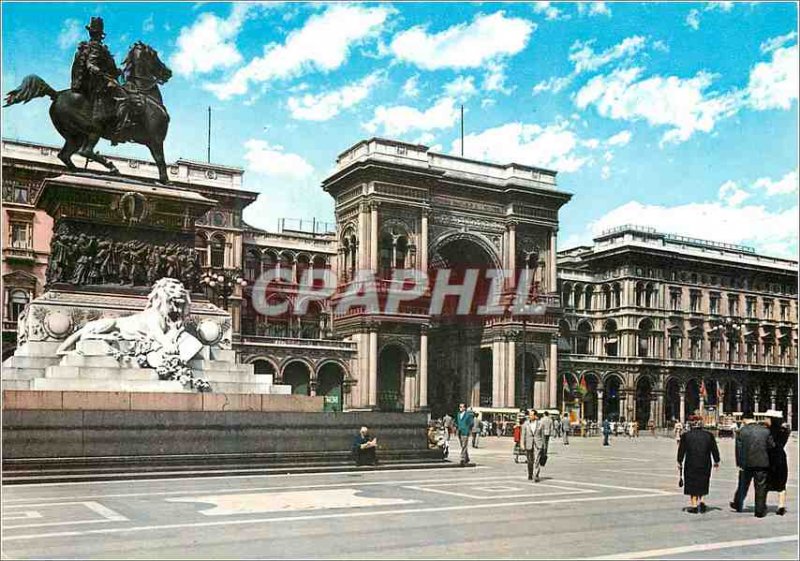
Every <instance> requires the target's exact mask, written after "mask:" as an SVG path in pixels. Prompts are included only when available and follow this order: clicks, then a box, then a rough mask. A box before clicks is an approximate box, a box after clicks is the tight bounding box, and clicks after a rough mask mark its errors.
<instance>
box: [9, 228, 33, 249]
mask: <svg viewBox="0 0 800 561" xmlns="http://www.w3.org/2000/svg"><path fill="white" fill-rule="evenodd" d="M10 227H11V244H10V245H11V247H13V248H15V249H30V247H31V237H30V223H28V222H11V223H10Z"/></svg>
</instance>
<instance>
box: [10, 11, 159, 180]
mask: <svg viewBox="0 0 800 561" xmlns="http://www.w3.org/2000/svg"><path fill="white" fill-rule="evenodd" d="M86 30H87V31H88V32H89V40H88V41H83V42H81V43H80V44H79V45H78V51H77V53H76V54H75V60H74V62H73V64H72V82H71V86H70V89H67V90H61V91H56V90H54V89H53V88H51V87H50V86H49V85H48V84H47V82H45V81H44V80H43V79H41V78H40V77H39V76H36V75H35V74H32V75H30V76H27V77H25V78H24V79H23V80H22V84H20V86H19V87H18V88H17V89H15V90H12V91H10V92H9V93H8V94H7V95H6V98H5V106H9V105H14V104H15V103H27V102H29V101H30V100H32V99H36V98H37V97H44V96H48V97H49V98H50V99H52V100H53V102H52V104H51V105H50V119H51V121H52V122H53V125H54V126H55V128H56V130H58V132H59V134H60V135H61V136H63V137H64V140H65V142H64V147H63V148H62V149H61V151H60V152H59V153H58V157H59V159H60V160H61V161H62V162H64V163H65V164H66V166H67V169H69V170H71V171H77V168H76V167H75V165H74V164H73V163H72V155H73V154H75V153H76V152H77V153H78V154H79V155H81V156H83V157H85V158H86V159H87V160H93V161H95V162H99V163H100V164H102V165H103V166H105V167H106V168H107V169H108V170H109V171H110V172H111V173H115V174H116V173H119V170H117V168H116V166H115V165H114V164H113V163H112V162H110V161H109V160H108V159H106V158H104V157H103V156H102V155H100V154H98V153H97V152H95V146H97V143H98V142H99V141H100V138H106V139H108V140H110V141H111V143H112V144H118V143H120V142H135V143H137V144H143V145H145V146H147V148H148V149H149V150H150V154H152V156H153V160H154V161H155V163H156V166H158V176H159V179H160V180H161V182H163V183H166V182H167V165H166V163H165V162H164V138H166V136H167V128H168V127H169V114H168V113H167V109H166V108H165V107H164V103H163V101H162V99H161V92H160V91H159V89H158V86H159V84H164V83H166V82H167V80H169V79H170V78H171V77H172V71H171V70H170V69H169V68H167V66H166V65H165V64H164V63H163V62H161V60H160V59H159V58H158V53H157V52H156V51H155V50H154V49H153V48H152V47H150V46H148V45H145V44H144V43H142V42H141V41H138V42H136V43H134V44H133V45H132V46H131V48H130V51H129V52H128V56H127V57H125V60H124V61H123V63H122V69H121V70H120V69H118V68H117V65H116V62H115V61H114V57H113V56H112V54H111V53H110V52H109V50H108V47H106V45H104V44H103V38H105V33H104V32H103V20H102V19H101V18H98V17H93V18H92V20H91V23H90V24H89V25H87V26H86Z"/></svg>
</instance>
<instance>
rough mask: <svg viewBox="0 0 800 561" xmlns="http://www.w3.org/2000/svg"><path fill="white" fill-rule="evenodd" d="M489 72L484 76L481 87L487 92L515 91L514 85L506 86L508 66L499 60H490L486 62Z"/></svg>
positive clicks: (503, 92)
mask: <svg viewBox="0 0 800 561" xmlns="http://www.w3.org/2000/svg"><path fill="white" fill-rule="evenodd" d="M486 69H487V72H486V74H484V76H483V84H482V85H481V88H482V89H483V90H484V91H487V92H500V93H502V94H506V95H508V94H510V93H511V92H513V91H514V86H511V87H509V86H506V67H505V65H503V64H501V63H499V62H489V63H487V64H486Z"/></svg>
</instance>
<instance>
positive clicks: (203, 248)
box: [194, 232, 208, 267]
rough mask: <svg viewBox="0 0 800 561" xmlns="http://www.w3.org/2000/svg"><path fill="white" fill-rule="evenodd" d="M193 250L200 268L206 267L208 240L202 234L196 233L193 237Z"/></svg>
mask: <svg viewBox="0 0 800 561" xmlns="http://www.w3.org/2000/svg"><path fill="white" fill-rule="evenodd" d="M194 249H195V251H196V252H197V256H198V257H199V258H200V266H201V267H208V238H206V235H205V234H203V233H202V232H197V233H196V234H195V236H194Z"/></svg>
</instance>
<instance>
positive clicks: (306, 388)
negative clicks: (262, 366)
mask: <svg viewBox="0 0 800 561" xmlns="http://www.w3.org/2000/svg"><path fill="white" fill-rule="evenodd" d="M283 383H284V384H287V385H290V386H292V393H293V394H297V395H311V368H309V366H308V364H306V363H305V362H304V361H302V360H298V359H295V360H291V361H289V362H288V363H287V364H286V365H285V366H284V367H283Z"/></svg>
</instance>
